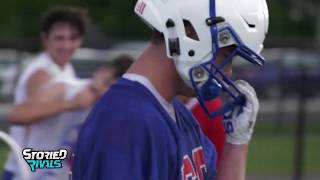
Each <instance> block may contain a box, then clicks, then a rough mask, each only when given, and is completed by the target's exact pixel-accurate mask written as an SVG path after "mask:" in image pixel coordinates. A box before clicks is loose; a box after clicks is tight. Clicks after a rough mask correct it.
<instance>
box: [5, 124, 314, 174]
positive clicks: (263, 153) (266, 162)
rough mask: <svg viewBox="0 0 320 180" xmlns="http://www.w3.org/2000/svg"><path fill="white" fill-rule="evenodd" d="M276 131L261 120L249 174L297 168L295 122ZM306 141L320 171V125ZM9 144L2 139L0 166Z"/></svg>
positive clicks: (308, 159) (310, 165) (308, 158)
mask: <svg viewBox="0 0 320 180" xmlns="http://www.w3.org/2000/svg"><path fill="white" fill-rule="evenodd" d="M285 127H286V128H284V129H283V130H282V131H281V132H280V133H274V128H273V126H272V124H261V123H260V124H259V125H257V127H256V132H255V134H254V138H253V140H252V142H251V144H250V151H249V160H248V169H247V170H248V175H249V176H250V175H254V176H255V175H257V176H270V175H275V176H291V175H292V174H293V170H294V153H295V146H294V126H293V125H286V126H285ZM307 130H308V131H307V132H308V133H307V134H306V141H305V148H306V149H305V161H304V167H305V174H311V175H314V174H316V175H320V125H318V124H317V125H308V126H307ZM7 152H8V147H6V146H4V145H3V144H1V143H0V169H2V168H3V163H4V161H5V159H6V154H7Z"/></svg>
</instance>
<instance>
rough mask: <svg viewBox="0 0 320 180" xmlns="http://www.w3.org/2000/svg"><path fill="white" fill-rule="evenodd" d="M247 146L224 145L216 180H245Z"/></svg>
mask: <svg viewBox="0 0 320 180" xmlns="http://www.w3.org/2000/svg"><path fill="white" fill-rule="evenodd" d="M247 153H248V145H233V144H230V143H225V146H224V149H223V154H222V158H221V161H220V163H219V167H218V176H217V180H245V179H246V178H245V171H246V162H247Z"/></svg>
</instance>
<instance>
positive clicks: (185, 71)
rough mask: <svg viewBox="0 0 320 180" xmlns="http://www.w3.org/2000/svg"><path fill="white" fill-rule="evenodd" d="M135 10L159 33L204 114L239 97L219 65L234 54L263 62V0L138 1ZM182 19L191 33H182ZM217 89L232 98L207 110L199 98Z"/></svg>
mask: <svg viewBox="0 0 320 180" xmlns="http://www.w3.org/2000/svg"><path fill="white" fill-rule="evenodd" d="M135 13H136V14H137V15H138V16H139V17H140V18H141V19H142V20H143V21H144V22H146V24H148V25H149V26H150V27H151V28H153V29H155V30H157V31H159V32H161V33H163V35H164V39H165V43H166V50H167V55H168V57H169V58H171V59H173V61H174V63H175V66H176V69H177V71H178V73H179V75H180V76H181V78H182V79H183V80H184V81H185V82H186V84H188V85H189V86H190V87H192V88H193V89H194V90H195V92H196V94H197V97H198V99H199V102H200V104H201V105H202V106H203V107H204V109H205V111H206V112H207V113H208V114H209V115H210V116H216V115H219V114H223V113H225V112H226V111H229V110H230V109H232V108H233V107H234V106H235V105H241V104H243V103H244V102H245V101H243V100H244V98H243V97H244V96H243V94H241V92H240V91H239V90H238V88H237V87H236V85H235V84H234V83H233V81H232V80H231V79H230V77H227V76H226V75H225V74H224V73H223V70H222V68H223V67H224V66H225V65H226V64H228V63H229V62H231V61H232V59H234V57H235V56H240V57H241V58H242V59H245V60H247V61H249V62H251V63H254V64H256V65H263V64H264V58H262V57H261V56H260V55H259V53H260V51H261V50H262V48H263V41H264V39H265V35H266V33H267V31H268V25H269V14H268V8H267V4H266V0H138V2H137V4H136V6H135ZM186 24H188V25H189V26H192V27H193V29H194V31H195V33H196V38H195V37H190V36H188V34H187V32H186ZM230 45H234V46H235V48H234V51H233V52H232V53H231V54H230V55H229V57H227V58H226V59H225V61H224V63H222V64H219V65H218V64H215V59H216V57H217V55H218V53H219V51H220V49H221V48H223V47H226V46H230ZM221 77H222V78H221ZM222 93H225V94H228V95H229V96H230V97H231V99H232V101H230V102H227V103H226V104H225V106H224V107H223V108H221V109H220V110H218V111H216V112H209V111H208V108H207V107H206V105H205V101H206V100H210V99H213V98H216V97H218V96H220V95H221V94H222Z"/></svg>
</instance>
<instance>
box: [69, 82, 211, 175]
mask: <svg viewBox="0 0 320 180" xmlns="http://www.w3.org/2000/svg"><path fill="white" fill-rule="evenodd" d="M173 103H174V108H175V111H176V112H175V114H176V122H175V121H174V120H173V119H172V118H171V117H170V116H169V114H168V113H167V111H166V110H165V109H164V108H163V107H162V106H161V104H160V103H159V102H158V101H157V99H156V98H155V97H154V96H153V94H152V93H151V92H150V91H149V90H148V89H147V88H146V87H144V86H143V85H141V84H140V83H138V82H135V81H130V80H127V79H123V78H122V79H120V80H119V81H118V82H117V83H116V84H114V85H113V86H112V87H111V88H110V90H109V91H108V93H106V94H105V95H104V96H103V97H102V98H101V100H100V101H99V102H98V103H97V105H96V106H95V107H94V108H93V110H92V111H91V113H90V115H89V116H88V119H87V121H86V123H85V124H84V126H83V129H82V130H81V132H80V135H79V139H78V144H77V149H76V155H75V162H74V167H73V179H75V180H78V179H90V180H92V179H93V180H95V179H104V180H124V179H130V180H181V179H182V180H184V179H186V180H187V179H194V178H196V177H197V178H198V179H199V180H202V179H210V180H211V179H214V177H215V174H216V152H215V148H214V146H213V145H212V144H211V143H210V142H209V140H208V139H207V138H206V137H205V136H204V135H203V134H202V132H201V130H200V127H199V125H198V123H197V122H196V120H195V119H194V118H193V116H192V114H191V113H190V112H189V111H188V110H187V109H186V108H185V107H184V105H182V104H181V103H180V102H179V101H177V100H174V102H173Z"/></svg>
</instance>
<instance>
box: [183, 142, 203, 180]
mask: <svg viewBox="0 0 320 180" xmlns="http://www.w3.org/2000/svg"><path fill="white" fill-rule="evenodd" d="M192 158H193V161H194V163H195V168H194V167H193V165H192V162H191V160H190V158H189V156H188V155H185V156H184V157H183V165H182V168H181V174H182V180H203V172H205V173H206V172H207V166H206V162H205V158H204V153H203V149H202V147H198V148H196V149H194V150H193V151H192Z"/></svg>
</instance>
